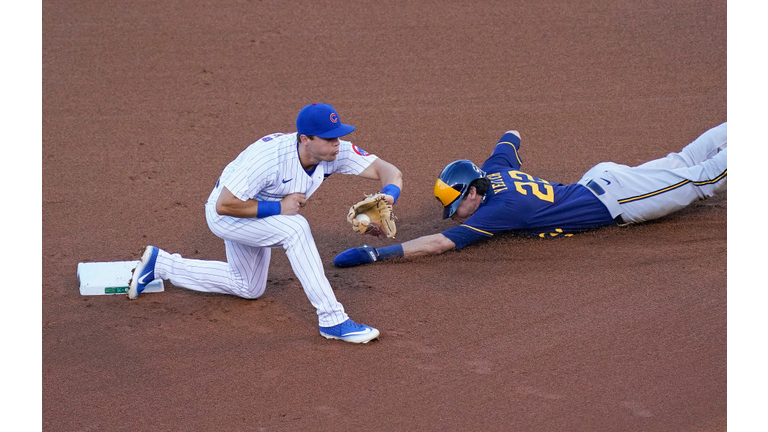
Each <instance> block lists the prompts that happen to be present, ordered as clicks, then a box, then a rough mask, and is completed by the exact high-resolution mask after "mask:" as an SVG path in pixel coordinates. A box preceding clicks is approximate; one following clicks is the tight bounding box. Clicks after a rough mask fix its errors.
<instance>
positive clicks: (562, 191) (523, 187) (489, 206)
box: [443, 133, 614, 249]
mask: <svg viewBox="0 0 768 432" xmlns="http://www.w3.org/2000/svg"><path fill="white" fill-rule="evenodd" d="M519 149H520V138H518V137H517V136H516V135H514V134H511V133H507V134H504V136H502V137H501V139H499V141H498V142H497V143H496V147H495V148H494V149H493V154H492V155H491V157H490V158H488V159H487V160H486V161H485V163H483V166H482V167H481V168H482V170H483V171H485V172H486V174H487V175H486V177H487V178H488V179H489V180H490V181H491V187H490V188H489V190H488V193H486V195H485V200H484V201H483V203H482V204H481V205H480V207H479V208H478V209H477V211H476V212H475V213H474V214H473V215H472V216H471V217H469V219H467V220H466V221H465V223H463V224H461V225H459V226H457V227H453V228H450V229H448V230H445V231H443V235H445V236H446V237H448V238H449V239H450V240H451V241H452V242H453V243H455V244H456V249H461V248H463V247H465V246H467V245H468V244H470V243H474V242H476V241H479V240H482V239H485V238H490V237H493V235H494V234H496V233H500V232H505V231H511V232H513V233H515V234H519V235H525V236H538V237H560V236H568V235H571V233H574V232H580V231H586V230H590V229H594V228H597V227H601V226H605V225H612V224H613V223H614V221H613V218H611V214H610V213H609V212H608V209H606V208H605V206H604V205H603V204H602V203H601V202H600V200H598V199H597V197H596V196H595V195H594V194H593V193H592V192H591V191H590V190H589V189H587V188H586V187H584V186H582V185H579V184H570V185H563V184H560V183H550V182H548V181H546V180H543V179H540V178H537V177H534V176H532V175H529V174H526V173H524V172H522V171H520V167H521V165H522V160H521V159H520V155H519V154H518V151H519Z"/></svg>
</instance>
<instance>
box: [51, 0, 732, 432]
mask: <svg viewBox="0 0 768 432" xmlns="http://www.w3.org/2000/svg"><path fill="white" fill-rule="evenodd" d="M518 3H521V4H518ZM42 18H43V82H42V84H43V160H42V166H43V220H42V223H43V263H42V267H43V268H42V270H43V272H42V274H43V275H45V278H44V281H43V286H42V289H43V295H42V300H43V322H42V336H43V339H42V353H43V369H42V377H43V388H42V396H43V398H42V401H43V410H42V413H43V429H44V430H46V431H122V430H126V431H127V430H142V431H297V430H300V431H330V430H336V431H417V430H418V431H447V430H456V431H692V432H693V431H696V432H698V431H722V430H725V429H726V411H727V410H726V387H727V386H726V375H727V373H726V372H727V369H726V358H727V351H726V298H727V296H726V253H727V250H726V249H727V248H726V243H727V241H726V240H727V239H726V227H727V194H724V195H722V196H719V197H716V198H714V199H711V200H708V201H702V202H699V203H695V204H694V205H692V206H690V207H689V208H687V209H685V210H683V211H681V212H679V213H676V214H673V215H671V216H669V217H666V218H663V219H660V220H658V221H654V222H651V223H647V224H642V225H637V226H631V227H623V228H620V227H610V228H605V229H601V230H598V231H594V232H590V233H585V234H578V235H575V236H573V237H570V238H564V239H552V240H542V239H530V238H520V237H514V236H500V237H499V238H495V239H494V240H492V241H487V242H484V243H481V244H477V245H474V246H471V247H469V248H467V249H464V250H462V251H460V252H450V253H446V254H444V255H440V256H436V257H430V258H423V259H415V260H400V261H387V262H381V263H376V264H373V265H366V266H360V267H355V268H349V269H338V268H334V267H333V263H332V262H333V258H334V256H335V255H336V254H338V253H339V252H341V251H343V250H345V249H347V248H350V247H355V246H360V245H362V244H363V243H368V244H369V245H373V246H377V247H378V246H384V245H387V244H391V241H386V240H377V239H373V238H371V237H369V236H368V237H360V236H358V235H356V234H354V233H353V232H352V231H351V229H350V227H349V225H348V224H347V223H346V220H345V216H346V213H347V210H348V209H349V206H350V205H351V204H352V203H354V202H356V201H358V200H359V199H361V198H362V197H363V193H371V192H375V191H376V190H377V189H378V185H377V183H376V182H372V181H367V180H364V179H359V178H357V177H353V176H343V175H334V176H332V177H330V178H329V179H327V180H326V182H325V184H323V186H322V187H321V188H320V189H319V191H318V192H316V193H315V194H314V195H313V196H312V197H311V199H310V200H309V202H308V205H307V206H306V207H305V208H304V209H303V211H302V215H304V216H305V217H306V218H307V219H308V220H309V222H310V225H311V226H312V229H313V234H314V237H315V240H316V242H317V246H318V249H319V250H320V254H321V257H322V259H323V262H324V264H325V267H326V274H327V276H328V279H329V280H330V282H331V284H332V286H333V287H334V290H335V292H336V295H337V297H338V299H339V300H340V301H341V302H342V303H343V304H344V306H345V308H346V310H347V312H348V313H349V314H350V316H351V317H352V318H353V319H355V320H356V321H358V322H364V323H366V324H369V325H372V326H374V327H377V328H378V329H379V330H381V332H382V335H381V338H380V340H378V341H373V342H371V343H368V344H366V345H356V344H348V343H343V342H339V341H330V340H326V339H324V338H322V337H321V336H320V335H319V333H318V329H317V319H316V315H315V310H314V308H313V307H312V306H311V305H310V304H309V301H308V300H307V298H306V296H305V294H304V291H303V290H302V288H301V286H300V284H299V283H298V281H297V279H296V278H295V277H294V275H293V272H292V270H291V267H290V265H289V262H288V260H287V259H286V257H285V253H284V252H283V251H282V250H280V249H276V250H275V251H274V253H273V258H272V263H271V268H270V276H269V282H268V285H267V290H266V293H265V294H264V296H263V297H262V298H260V299H258V300H244V299H240V298H236V297H232V296H223V295H213V294H203V293H197V292H193V291H189V290H186V289H182V288H178V287H175V286H173V285H171V284H170V283H169V282H166V289H165V292H163V293H154V294H146V295H144V296H141V297H140V298H139V299H137V300H134V301H129V300H128V299H127V297H125V296H122V295H114V296H87V297H86V296H81V295H80V294H79V291H78V281H77V276H76V270H77V264H78V263H79V262H93V261H125V260H137V259H138V258H139V256H140V253H141V251H142V249H143V247H144V246H146V245H147V244H153V245H156V246H158V247H160V248H163V249H165V250H167V251H169V252H173V253H180V254H181V255H182V256H185V257H189V258H198V259H214V260H224V259H225V254H224V244H223V242H222V241H221V240H220V239H218V238H217V237H215V236H214V235H213V234H212V233H211V232H210V231H209V229H208V227H207V225H206V223H205V217H204V211H203V204H204V202H205V200H206V199H207V197H208V194H209V193H210V191H211V188H212V187H213V186H214V184H215V183H216V179H217V178H218V176H219V174H220V173H221V171H222V169H223V168H224V166H226V164H227V163H229V162H230V161H231V160H232V159H234V158H235V157H236V156H237V155H238V153H240V152H241V151H242V150H243V149H244V148H245V147H247V146H248V145H249V144H250V143H252V142H253V141H255V140H257V139H258V138H260V137H262V136H264V135H266V134H269V133H273V132H292V131H295V117H296V114H297V113H298V111H299V110H300V109H301V107H303V106H304V105H306V104H308V103H312V102H327V103H330V104H332V105H334V106H335V108H336V109H337V110H338V112H339V114H340V116H341V119H342V121H343V122H344V123H348V124H352V125H354V126H356V128H357V129H356V131H355V132H353V133H352V134H351V135H349V136H347V137H346V138H347V139H349V140H351V141H352V142H354V143H355V144H357V145H358V146H360V147H361V148H363V149H364V150H366V151H368V152H371V153H374V154H377V155H379V156H381V157H382V158H383V159H385V160H387V161H389V162H392V163H393V164H395V165H396V166H398V167H399V168H400V169H401V170H402V171H403V173H404V182H405V183H404V188H403V194H402V196H401V198H400V200H399V201H398V203H397V205H396V206H395V212H396V214H397V216H398V217H399V219H398V235H397V241H406V240H410V239H413V238H416V237H418V236H422V235H426V234H432V233H435V232H439V231H441V230H444V229H446V228H448V227H450V226H453V222H451V221H443V220H441V209H440V205H439V203H438V202H437V201H436V200H435V198H434V197H433V196H432V187H433V185H434V182H435V179H436V177H437V175H438V174H439V172H440V170H441V169H442V168H443V167H444V166H445V165H446V164H447V163H448V162H450V161H452V160H455V159H461V158H467V159H471V160H473V161H475V162H476V163H482V162H483V161H484V160H485V158H486V157H487V156H488V155H489V154H490V152H491V150H492V148H493V145H494V143H495V142H496V140H497V139H498V138H499V137H500V136H501V135H502V134H503V133H504V132H505V131H507V130H509V129H517V130H519V131H520V133H521V135H522V146H521V150H520V155H521V157H522V160H523V167H522V169H523V170H524V171H526V172H529V173H531V174H533V175H536V176H538V177H541V178H544V179H547V180H549V181H552V182H560V183H570V182H575V181H577V180H578V179H579V178H580V177H581V175H582V174H583V173H584V172H586V171H587V170H588V169H589V168H590V167H592V166H593V165H595V164H597V163H599V162H602V161H614V162H619V163H624V164H628V165H636V164H639V163H642V162H645V161H647V160H650V159H654V158H657V157H661V156H664V155H666V154H667V153H669V152H672V151H677V150H679V149H681V148H682V147H683V146H684V145H686V144H687V143H689V142H690V141H692V140H693V139H695V138H696V137H697V136H698V135H699V134H701V133H702V132H704V131H706V130H707V129H709V128H711V127H713V126H716V125H718V124H720V123H722V122H724V121H726V120H727V95H726V93H727V89H726V69H727V67H726V57H727V56H726V2H725V1H712V2H701V1H692V0H668V1H645V0H641V1H631V2H629V1H619V2H616V1H607V0H600V1H583V0H577V1H571V2H560V1H551V0H543V1H536V2H504V1H478V2H463V1H447V2H436V1H424V2H417V1H367V0H362V1H356V2H332V1H325V0H321V1H304V0H300V1H293V2H282V1H276V0H271V1H270V0H263V1H256V0H252V1H246V0H223V1H216V2H211V1H179V0H166V1H161V2H154V1H133V2H125V1H99V2H94V1H84V0H71V1H68V0H65V1H49V0H44V1H43V15H42Z"/></svg>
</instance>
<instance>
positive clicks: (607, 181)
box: [600, 177, 611, 184]
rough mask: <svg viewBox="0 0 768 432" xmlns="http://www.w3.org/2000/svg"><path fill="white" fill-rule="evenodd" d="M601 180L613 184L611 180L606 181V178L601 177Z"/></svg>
mask: <svg viewBox="0 0 768 432" xmlns="http://www.w3.org/2000/svg"><path fill="white" fill-rule="evenodd" d="M600 180H603V181H605V184H611V181H610V180H606V179H604V178H602V177H600Z"/></svg>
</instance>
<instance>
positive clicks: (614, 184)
mask: <svg viewBox="0 0 768 432" xmlns="http://www.w3.org/2000/svg"><path fill="white" fill-rule="evenodd" d="M727 174H728V123H723V124H721V125H719V126H716V127H714V128H712V129H710V130H708V131H706V132H704V133H703V134H701V135H700V136H699V137H698V138H696V139H695V140H694V141H693V142H692V143H690V144H688V145H687V146H685V148H683V149H682V150H681V151H680V152H678V153H670V154H668V155H667V156H666V157H663V158H660V159H656V160H652V161H650V162H646V163H644V164H642V165H639V166H636V167H629V166H627V165H620V164H616V163H613V162H603V163H600V164H597V165H596V166H595V167H593V168H592V169H590V170H589V171H588V172H587V173H586V174H584V177H582V179H581V180H579V184H583V185H587V184H588V183H589V182H590V180H591V181H594V182H596V183H597V184H598V185H599V186H600V187H602V189H603V190H604V191H605V193H604V194H598V193H597V192H595V191H594V189H593V192H595V194H596V195H598V198H599V199H600V200H601V201H602V202H603V204H605V206H606V207H607V208H608V210H609V211H610V212H611V216H613V217H616V216H618V215H619V214H620V215H621V217H622V219H623V220H624V223H627V224H629V223H638V222H644V221H649V220H653V219H656V218H660V217H662V216H666V215H668V214H670V213H673V212H676V211H678V210H681V209H683V208H685V207H686V206H688V205H689V204H691V203H693V202H694V201H698V200H701V199H705V198H709V197H712V196H714V195H716V194H718V193H719V192H722V191H725V190H727V187H728V177H727ZM587 187H589V186H587Z"/></svg>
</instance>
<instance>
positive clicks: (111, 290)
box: [104, 286, 128, 294]
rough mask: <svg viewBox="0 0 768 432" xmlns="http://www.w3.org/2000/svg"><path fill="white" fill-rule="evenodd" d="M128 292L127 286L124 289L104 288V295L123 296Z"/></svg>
mask: <svg viewBox="0 0 768 432" xmlns="http://www.w3.org/2000/svg"><path fill="white" fill-rule="evenodd" d="M127 292H128V287H127V286H122V287H106V288H104V294H123V293H127Z"/></svg>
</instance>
